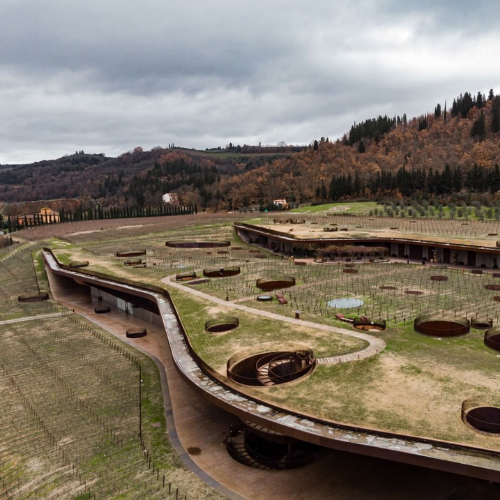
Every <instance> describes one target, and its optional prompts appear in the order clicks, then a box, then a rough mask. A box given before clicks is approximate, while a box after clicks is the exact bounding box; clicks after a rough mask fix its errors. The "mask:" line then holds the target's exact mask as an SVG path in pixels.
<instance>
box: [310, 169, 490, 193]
mask: <svg viewBox="0 0 500 500" xmlns="http://www.w3.org/2000/svg"><path fill="white" fill-rule="evenodd" d="M464 188H465V189H467V190H468V191H469V192H472V193H496V192H497V191H500V168H499V166H498V163H497V164H495V167H494V168H493V169H491V170H485V169H484V168H483V167H482V166H481V165H477V164H474V167H473V168H471V169H470V170H468V171H466V172H464V171H463V170H462V168H461V167H460V166H455V167H450V165H448V164H447V165H446V166H445V168H444V169H443V170H442V171H441V172H439V171H437V170H433V169H432V168H430V169H429V170H426V169H423V168H422V169H413V170H407V169H406V168H405V167H404V166H403V167H401V168H400V169H399V170H398V171H397V172H396V174H392V172H385V171H382V172H377V174H376V175H375V176H372V177H371V178H370V179H369V180H368V181H366V182H363V181H362V179H361V178H360V176H359V174H358V172H355V174H354V177H353V176H352V175H351V174H348V175H344V174H343V175H340V176H337V175H334V176H333V177H332V179H331V182H330V186H329V190H328V198H329V200H328V201H337V200H339V199H341V198H346V197H353V196H363V195H364V194H366V190H367V189H368V190H369V191H370V193H371V194H376V193H383V192H387V193H389V192H395V191H399V192H400V193H401V194H402V195H403V196H405V197H410V196H412V195H413V194H415V193H416V192H423V193H429V194H433V195H444V194H453V193H459V192H460V191H462V189H464ZM325 192H326V189H324V188H323V189H321V190H320V192H318V191H317V192H316V195H318V194H320V193H321V194H322V195H323V196H321V197H322V198H324V199H325V198H326V197H325V196H324V195H325V194H326V193H325ZM325 201H326V200H325Z"/></svg>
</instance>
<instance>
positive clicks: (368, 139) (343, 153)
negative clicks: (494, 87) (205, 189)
mask: <svg viewBox="0 0 500 500" xmlns="http://www.w3.org/2000/svg"><path fill="white" fill-rule="evenodd" d="M479 96H480V97H479ZM497 164H500V96H496V97H495V96H494V95H493V93H492V92H490V94H489V96H488V97H485V96H483V95H482V94H479V95H478V96H477V97H476V96H472V95H471V94H469V93H465V94H464V95H461V96H459V97H458V98H457V99H455V100H454V102H453V104H452V106H451V110H449V109H446V108H445V106H441V105H440V104H438V105H437V106H436V107H435V109H434V112H433V113H431V114H426V115H422V116H420V117H416V118H413V119H411V120H407V118H406V116H405V115H403V116H402V117H395V118H393V119H390V118H388V117H379V118H378V119H374V120H367V121H366V122H363V123H360V124H358V125H353V127H352V128H351V130H350V132H349V134H346V135H345V136H344V137H343V138H342V139H340V140H338V141H336V142H329V141H327V140H325V139H322V140H320V141H315V143H314V145H313V146H312V147H310V148H308V149H307V150H306V151H303V152H301V153H298V154H295V155H293V156H291V157H289V158H287V159H282V160H278V161H276V162H274V163H273V165H272V168H271V167H267V166H266V167H262V168H259V169H256V170H253V171H252V172H248V173H245V174H243V175H240V176H237V177H233V178H231V179H224V180H222V181H221V183H220V186H218V190H219V193H220V194H221V195H222V196H223V197H224V198H225V199H226V200H230V201H231V203H232V206H233V207H238V206H241V205H243V206H245V205H247V204H248V203H251V202H258V201H259V200H260V201H261V202H264V203H266V202H268V201H269V200H273V199H276V198H286V199H287V200H290V201H296V202H301V203H302V202H325V201H336V200H338V199H343V198H350V197H356V198H364V199H374V198H375V197H381V196H383V195H384V194H387V195H391V196H394V195H403V196H410V195H412V194H414V193H416V192H418V191H420V192H427V193H430V194H438V195H439V194H446V193H452V192H457V191H461V190H470V191H472V192H476V193H480V192H489V191H492V190H494V191H498V189H500V184H499V173H498V169H495V165H497Z"/></svg>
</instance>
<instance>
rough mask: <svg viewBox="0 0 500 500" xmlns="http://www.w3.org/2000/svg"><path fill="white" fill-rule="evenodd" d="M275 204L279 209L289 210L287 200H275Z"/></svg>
mask: <svg viewBox="0 0 500 500" xmlns="http://www.w3.org/2000/svg"><path fill="white" fill-rule="evenodd" d="M273 203H274V204H275V205H277V206H278V207H280V208H283V209H284V210H286V209H287V208H288V203H287V202H286V200H285V199H283V200H273Z"/></svg>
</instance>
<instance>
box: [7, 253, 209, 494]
mask: <svg viewBox="0 0 500 500" xmlns="http://www.w3.org/2000/svg"><path fill="white" fill-rule="evenodd" d="M39 247H40V246H39V245H31V244H28V245H23V246H20V247H17V248H16V249H15V250H12V252H9V253H8V254H5V255H4V256H3V259H2V260H1V261H0V293H1V300H0V343H1V345H2V349H0V374H1V376H0V408H1V414H2V420H1V423H0V498H5V499H12V500H14V499H16V500H18V499H28V498H33V499H35V498H36V499H41V498H53V499H80V500H84V499H94V498H118V497H119V498H130V499H137V498H148V499H149V498H151V499H154V498H158V499H170V498H171V499H174V498H176V499H180V498H182V499H184V498H187V499H189V498H197V497H198V496H199V494H200V486H199V484H197V483H196V481H195V482H193V480H192V478H191V476H190V473H187V472H186V471H184V470H183V469H182V467H181V468H179V463H178V460H177V458H176V457H175V453H174V452H173V450H172V448H171V445H170V444H169V442H168V441H167V438H166V435H165V420H164V413H163V400H162V397H161V387H160V380H159V374H158V370H157V368H156V365H154V363H153V362H152V361H150V360H149V359H148V358H146V357H144V356H143V355H141V354H140V353H137V352H136V351H134V350H133V349H131V348H129V347H128V346H125V345H124V344H121V343H120V342H119V341H117V340H115V339H114V338H113V337H112V336H110V335H109V334H108V333H106V332H104V331H102V330H100V329H99V328H97V327H95V326H90V324H88V323H87V322H85V321H84V320H81V319H79V318H78V317H77V316H76V315H74V314H72V313H71V312H70V311H68V310H65V309H63V308H61V307H60V306H58V305H57V304H56V303H54V302H53V301H52V300H47V301H42V302H33V303H22V302H18V301H17V294H18V293H21V292H22V293H25V292H34V291H36V290H37V289H38V286H39V285H40V281H41V285H42V286H43V287H44V288H45V289H46V287H47V283H46V281H44V278H43V274H42V273H40V272H39V270H37V261H38V260H37V257H36V256H34V260H33V261H32V251H33V252H36V251H37V250H38V249H39ZM37 282H38V284H37ZM179 484H182V488H180V487H179ZM193 488H194V490H193ZM204 489H205V487H204V486H202V487H201V490H202V491H203V490H204ZM191 490H193V491H192V492H191ZM203 495H204V496H206V497H207V498H209V497H210V495H211V492H210V490H209V489H208V488H206V492H205V493H203Z"/></svg>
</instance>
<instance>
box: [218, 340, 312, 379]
mask: <svg viewBox="0 0 500 500" xmlns="http://www.w3.org/2000/svg"><path fill="white" fill-rule="evenodd" d="M315 366H316V359H315V358H314V356H313V352H312V350H310V349H309V350H296V351H272V352H264V353H259V354H253V355H250V356H247V357H244V358H242V359H241V358H240V357H239V356H238V355H236V356H233V357H232V358H231V359H230V360H229V361H228V362H227V374H228V377H229V378H230V379H231V380H234V381H235V382H238V383H240V384H244V385H249V386H264V387H271V386H274V385H279V384H285V383H287V382H293V381H295V380H298V379H299V378H302V377H304V376H306V375H308V374H310V373H311V372H312V371H313V370H314V368H315Z"/></svg>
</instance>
